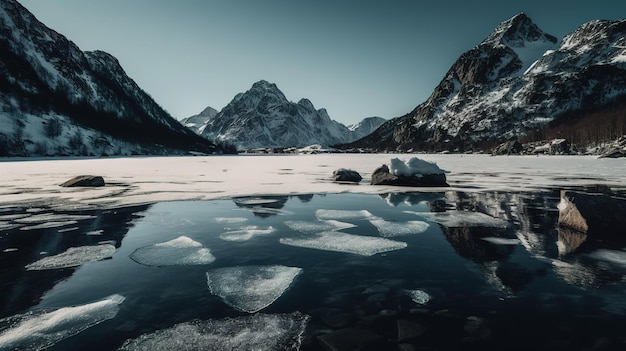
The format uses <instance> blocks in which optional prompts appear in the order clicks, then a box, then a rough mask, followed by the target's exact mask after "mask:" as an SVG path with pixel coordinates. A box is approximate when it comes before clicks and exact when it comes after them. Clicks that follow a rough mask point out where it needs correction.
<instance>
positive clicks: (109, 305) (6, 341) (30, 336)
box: [0, 294, 124, 350]
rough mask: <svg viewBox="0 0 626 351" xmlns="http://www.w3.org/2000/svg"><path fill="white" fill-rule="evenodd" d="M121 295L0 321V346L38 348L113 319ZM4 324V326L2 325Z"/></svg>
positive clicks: (15, 348)
mask: <svg viewBox="0 0 626 351" xmlns="http://www.w3.org/2000/svg"><path fill="white" fill-rule="evenodd" d="M123 301H124V297H123V296H121V295H117V294H115V295H111V296H109V297H107V298H104V299H102V300H99V301H96V302H92V303H88V304H84V305H79V306H73V307H63V308H59V309H56V310H53V311H35V312H28V313H24V314H20V315H15V316H12V317H9V318H5V319H2V320H0V328H3V329H2V330H0V349H2V350H41V349H44V348H47V347H50V346H52V345H54V344H56V343H58V342H59V341H61V340H63V339H65V338H68V337H70V336H73V335H76V334H78V333H80V332H81V331H83V330H85V329H87V328H89V327H92V326H94V325H96V324H98V323H101V322H104V321H106V320H109V319H112V318H114V317H115V316H116V315H117V313H118V312H119V305H120V304H121V303H122V302H123ZM5 326H7V327H6V328H5Z"/></svg>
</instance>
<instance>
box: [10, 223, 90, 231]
mask: <svg viewBox="0 0 626 351" xmlns="http://www.w3.org/2000/svg"><path fill="white" fill-rule="evenodd" d="M76 223H78V222H77V221H63V222H46V223H40V224H35V225H29V226H26V227H21V228H20V230H36V229H49V228H60V227H65V226H68V225H73V224H76Z"/></svg>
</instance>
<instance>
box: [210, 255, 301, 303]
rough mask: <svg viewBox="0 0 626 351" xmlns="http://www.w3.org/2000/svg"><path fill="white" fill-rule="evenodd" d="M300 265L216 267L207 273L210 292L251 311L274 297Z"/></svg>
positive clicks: (283, 288)
mask: <svg viewBox="0 0 626 351" xmlns="http://www.w3.org/2000/svg"><path fill="white" fill-rule="evenodd" d="M300 272H302V268H298V267H287V266H280V265H271V266H236V267H225V268H216V269H213V270H210V271H208V272H207V273H206V276H207V284H208V285H209V290H210V291H211V293H212V294H214V295H217V296H219V297H220V298H221V299H222V300H223V301H224V302H225V303H226V304H227V305H229V306H231V307H233V308H236V309H238V310H240V311H243V312H248V313H254V312H257V311H260V310H262V309H264V308H265V307H267V306H269V305H271V304H272V303H273V302H274V301H276V300H277V299H278V298H279V297H280V296H281V295H282V294H283V293H284V292H285V290H287V289H288V288H289V286H290V285H291V283H292V282H293V280H294V279H295V278H296V276H297V275H298V274H300Z"/></svg>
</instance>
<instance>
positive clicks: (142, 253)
mask: <svg viewBox="0 0 626 351" xmlns="http://www.w3.org/2000/svg"><path fill="white" fill-rule="evenodd" d="M130 258H131V259H132V260H133V261H135V262H137V263H141V264H143V265H146V266H158V267H163V266H179V265H202V264H210V263H212V262H213V261H215V256H213V255H212V254H211V251H210V250H209V249H207V248H205V247H202V244H201V243H199V242H197V241H194V240H192V239H190V238H188V237H186V236H179V237H178V238H176V239H173V240H170V241H166V242H163V243H159V244H154V245H149V246H144V247H140V248H138V249H137V250H135V251H133V253H132V254H130Z"/></svg>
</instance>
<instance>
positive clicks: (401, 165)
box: [389, 157, 445, 177]
mask: <svg viewBox="0 0 626 351" xmlns="http://www.w3.org/2000/svg"><path fill="white" fill-rule="evenodd" d="M389 172H391V174H393V175H397V176H406V177H408V176H413V175H428V174H443V173H445V171H444V170H443V169H441V168H439V166H437V164H436V163H434V162H428V161H424V160H422V159H419V158H417V157H411V158H410V159H408V160H401V159H399V158H392V159H391V161H390V164H389Z"/></svg>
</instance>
